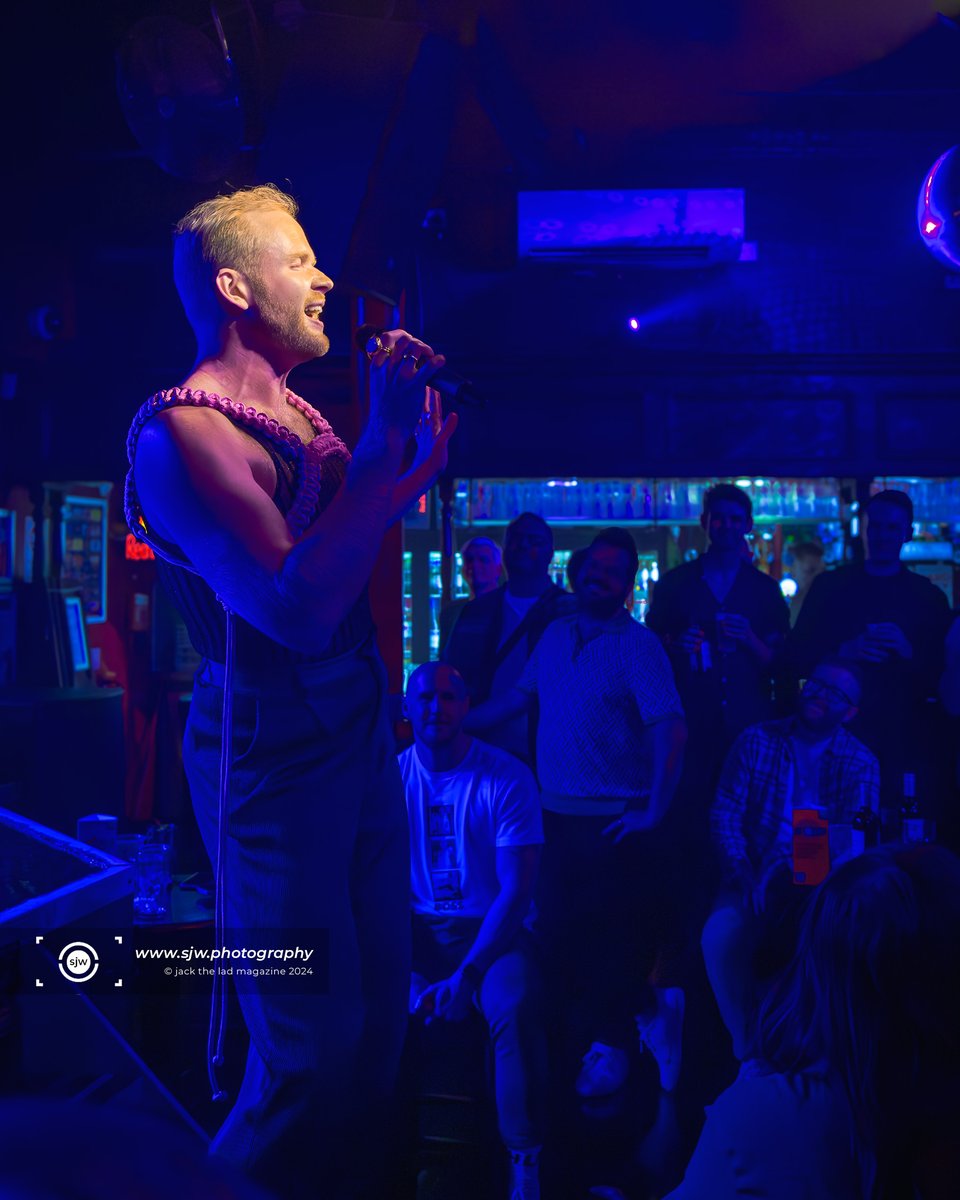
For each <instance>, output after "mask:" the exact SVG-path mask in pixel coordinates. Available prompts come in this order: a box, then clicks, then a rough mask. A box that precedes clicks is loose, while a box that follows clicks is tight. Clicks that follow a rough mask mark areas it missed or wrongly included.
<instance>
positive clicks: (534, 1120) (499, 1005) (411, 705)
mask: <svg viewBox="0 0 960 1200" xmlns="http://www.w3.org/2000/svg"><path fill="white" fill-rule="evenodd" d="M469 707H470V701H469V698H468V696H467V690H466V686H465V684H464V682H463V679H462V678H461V677H460V675H459V674H458V672H457V671H456V670H454V668H453V667H450V666H448V665H446V664H444V663H425V664H424V665H423V666H422V667H419V668H418V669H417V670H416V671H415V672H414V673H413V675H412V676H411V677H410V682H409V684H408V686H407V695H406V700H405V710H406V714H407V716H408V717H409V719H410V722H411V724H412V726H413V733H414V739H415V740H414V745H413V746H411V747H410V748H409V749H408V750H405V751H404V752H403V753H402V754H401V755H400V760H399V761H400V773H401V775H402V777H403V782H404V788H405V792H406V798H407V811H408V813H409V817H410V859H411V890H412V906H413V971H414V974H413V980H412V985H411V1011H412V1012H414V1014H418V1015H422V1016H424V1017H425V1019H426V1020H427V1021H428V1022H429V1021H433V1020H447V1021H459V1020H461V1019H462V1018H464V1017H466V1016H467V1015H468V1013H469V1012H470V1011H471V1008H472V1006H473V1005H474V1004H475V1005H476V1007H477V1008H479V1010H480V1012H481V1013H482V1015H483V1018H484V1020H485V1021H486V1024H487V1028H488V1030H489V1033H490V1037H491V1039H492V1043H493V1051H494V1083H495V1091H496V1104H497V1117H498V1121H499V1125H500V1134H501V1137H502V1138H503V1141H504V1144H505V1145H506V1147H507V1149H508V1150H509V1151H510V1157H511V1184H510V1192H509V1195H510V1200H537V1198H538V1197H539V1195H540V1190H539V1166H538V1159H539V1152H540V1147H541V1145H542V1141H543V1125H542V1114H541V1110H542V1107H543V1091H544V1088H543V1080H544V1072H545V1058H546V1053H545V1047H544V1041H543V1028H542V1022H541V1021H540V1019H539V1015H538V1007H539V1006H538V999H537V997H538V992H539V986H538V982H539V981H538V976H537V973H536V970H535V967H534V964H533V960H532V958H531V955H530V952H529V941H528V939H529V935H528V934H527V932H526V929H525V922H526V920H527V918H528V917H529V915H530V911H531V903H532V899H533V891H534V884H535V882H536V876H537V868H538V865H539V860H540V846H541V845H542V843H543V823H542V820H541V814H540V796H539V793H538V790H537V785H536V781H535V780H534V778H533V775H532V773H531V772H530V770H529V768H528V767H526V766H525V765H524V764H523V763H521V762H520V761H519V760H518V759H516V758H515V757H514V756H513V755H511V754H508V753H507V752H506V751H504V750H500V749H498V748H496V747H495V746H489V745H487V744H485V743H484V742H478V741H475V740H474V739H473V738H472V737H470V736H469V734H467V733H464V731H463V722H464V718H465V717H466V715H467V711H468V710H469Z"/></svg>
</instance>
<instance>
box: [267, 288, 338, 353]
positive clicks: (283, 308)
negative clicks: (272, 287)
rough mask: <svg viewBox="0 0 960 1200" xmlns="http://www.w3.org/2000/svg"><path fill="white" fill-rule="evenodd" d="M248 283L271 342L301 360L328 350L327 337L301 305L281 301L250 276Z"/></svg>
mask: <svg viewBox="0 0 960 1200" xmlns="http://www.w3.org/2000/svg"><path fill="white" fill-rule="evenodd" d="M251 283H252V284H253V298H254V301H255V302H256V305H257V314H258V316H259V317H260V322H261V324H262V325H263V326H264V328H265V329H266V331H267V333H268V335H269V338H270V340H271V341H272V342H274V343H275V344H276V345H279V346H282V347H283V348H284V350H289V351H292V352H293V353H294V354H296V355H297V357H298V358H301V359H302V360H303V361H304V362H308V361H309V360H310V359H311V358H322V357H323V355H324V354H326V353H327V351H328V350H329V349H330V339H329V338H328V337H327V335H326V332H325V331H324V330H323V329H321V328H320V326H319V325H318V324H317V322H316V321H314V320H312V319H311V318H310V317H308V316H307V314H306V313H305V312H304V311H303V308H302V307H298V306H297V305H295V304H283V303H282V302H281V301H279V300H277V299H276V297H275V296H274V295H273V294H272V293H271V292H270V291H269V289H267V288H265V287H264V286H263V285H262V284H261V283H260V282H259V281H258V280H254V279H251ZM301 303H302V302H301Z"/></svg>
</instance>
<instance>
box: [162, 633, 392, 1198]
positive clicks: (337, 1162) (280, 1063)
mask: <svg viewBox="0 0 960 1200" xmlns="http://www.w3.org/2000/svg"><path fill="white" fill-rule="evenodd" d="M274 682H275V683H276V686H273V685H272V682H270V681H268V684H266V685H265V686H262V687H259V688H257V689H251V690H246V687H244V688H243V689H241V690H239V691H237V692H236V693H235V696H234V723H233V728H234V748H233V752H234V770H233V775H232V783H231V800H230V814H229V821H228V839H227V852H226V877H225V889H224V892H225V901H226V928H227V932H228V938H232V939H233V940H234V941H236V942H237V943H238V944H242V940H243V933H244V931H245V930H251V929H253V930H264V931H269V930H277V931H278V933H279V935H280V936H281V937H283V938H285V939H286V940H290V939H291V938H292V937H294V936H295V931H296V930H298V929H303V930H312V929H320V930H327V931H328V936H329V986H328V988H327V989H326V992H325V993H324V994H315V992H312V991H311V990H310V989H309V987H306V986H305V987H303V988H294V987H293V986H291V987H290V989H289V991H288V992H287V993H286V994H275V993H273V992H267V991H266V990H265V989H264V990H262V991H259V992H258V991H244V992H242V993H241V994H240V1003H241V1008H242V1011H243V1017H244V1021H245V1023H246V1026H247V1029H248V1031H249V1033H250V1050H249V1056H248V1059H247V1066H246V1074H245V1076H244V1080H243V1084H242V1086H241V1089H240V1093H239V1095H238V1097H237V1100H236V1103H235V1105H234V1107H233V1109H232V1110H231V1111H230V1113H229V1115H228V1116H227V1119H226V1121H225V1123H224V1125H223V1127H222V1128H221V1130H220V1131H219V1133H218V1134H217V1136H216V1138H215V1140H214V1144H213V1147H212V1150H213V1152H214V1153H216V1154H219V1155H221V1156H223V1157H224V1158H226V1159H228V1160H230V1161H231V1162H233V1163H234V1164H235V1165H237V1166H238V1167H240V1168H242V1169H243V1170H246V1171H248V1172H249V1173H250V1174H251V1175H252V1176H253V1177H254V1178H256V1179H257V1180H259V1181H260V1182H261V1183H263V1184H264V1185H265V1186H266V1187H268V1188H270V1189H272V1190H274V1191H276V1192H277V1193H278V1194H279V1195H281V1196H283V1197H285V1198H290V1200H294V1198H299V1197H307V1196H323V1197H325V1198H327V1197H329V1198H330V1200H333V1197H337V1196H340V1195H341V1194H342V1193H343V1189H344V1186H345V1180H346V1179H347V1177H349V1176H354V1175H356V1174H357V1173H358V1165H359V1162H362V1161H363V1160H364V1159H366V1160H367V1161H369V1155H368V1154H367V1155H363V1154H358V1152H357V1144H358V1143H357V1138H358V1137H359V1135H360V1134H361V1133H362V1123H363V1122H368V1123H369V1122H371V1121H373V1120H377V1121H378V1123H382V1113H383V1112H384V1111H385V1110H386V1107H387V1105H388V1101H389V1099H390V1096H391V1093H392V1089H393V1085H394V1081H395V1075H396V1071H397V1067H398V1064H399V1058H400V1052H401V1049H402V1044H403V1038H404V1033H405V1028H406V989H407V982H408V979H409V969H410V962H409V913H408V908H407V904H408V897H409V843H408V833H407V821H406V808H405V805H404V799H403V788H402V784H401V781H400V776H399V771H398V768H397V763H396V757H395V753H394V746H393V739H392V735H391V733H390V730H389V728H388V725H387V722H386V719H385V713H384V707H383V700H384V695H385V691H386V679H385V673H384V670H383V665H382V663H381V662H380V660H379V657H378V655H377V653H376V651H375V649H372V647H364V648H361V649H360V650H357V651H355V652H352V653H350V654H348V655H344V656H341V657H339V658H337V659H333V660H330V661H329V662H325V663H318V664H313V665H310V666H308V667H301V668H286V669H280V670H278V673H277V680H276V681H274ZM222 706H223V692H222V690H221V689H220V688H218V687H214V686H211V685H209V684H207V685H204V683H203V673H202V671H201V674H200V676H198V682H197V687H196V688H195V692H194V700H193V704H192V706H191V710H190V718H189V721H188V726H187V733H186V737H185V742H184V759H185V764H186V767H187V774H188V779H189V782H190V788H191V793H192V798H193V803H194V807H195V809H196V813H197V819H198V822H199V825H200V830H201V833H202V835H203V838H204V842H205V844H206V847H207V851H208V853H209V854H210V856H211V860H213V861H215V855H216V846H217V808H218V800H217V795H218V772H219V760H220V722H221V713H222ZM368 1135H369V1128H368ZM351 1194H352V1193H351Z"/></svg>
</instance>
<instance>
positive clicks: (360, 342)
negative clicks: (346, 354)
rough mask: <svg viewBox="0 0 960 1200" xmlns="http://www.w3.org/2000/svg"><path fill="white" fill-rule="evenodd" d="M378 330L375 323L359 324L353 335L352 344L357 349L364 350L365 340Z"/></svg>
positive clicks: (367, 340)
mask: <svg viewBox="0 0 960 1200" xmlns="http://www.w3.org/2000/svg"><path fill="white" fill-rule="evenodd" d="M380 332H381V331H380V329H379V328H378V326H376V325H361V326H360V327H359V328H358V329H357V332H356V333H355V334H354V335H353V344H354V345H355V346H356V348H357V349H358V350H366V348H367V342H369V341H370V339H371V338H372V337H376V336H377V334H378V333H380Z"/></svg>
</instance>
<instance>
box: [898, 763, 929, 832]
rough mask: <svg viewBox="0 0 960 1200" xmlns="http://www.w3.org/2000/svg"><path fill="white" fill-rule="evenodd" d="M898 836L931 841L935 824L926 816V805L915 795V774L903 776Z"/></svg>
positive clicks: (908, 773)
mask: <svg viewBox="0 0 960 1200" xmlns="http://www.w3.org/2000/svg"><path fill="white" fill-rule="evenodd" d="M900 838H901V840H902V841H904V842H932V841H934V840H935V838H936V824H935V822H934V821H933V820H932V819H931V818H929V817H928V816H927V813H926V805H925V804H924V802H923V801H922V800H921V799H920V797H919V796H918V795H917V780H916V776H915V775H913V774H912V773H910V772H907V773H905V774H904V776H903V803H902V804H901V806H900Z"/></svg>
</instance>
